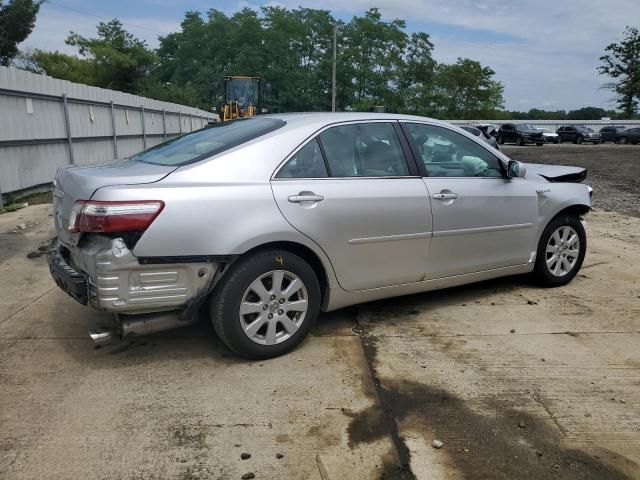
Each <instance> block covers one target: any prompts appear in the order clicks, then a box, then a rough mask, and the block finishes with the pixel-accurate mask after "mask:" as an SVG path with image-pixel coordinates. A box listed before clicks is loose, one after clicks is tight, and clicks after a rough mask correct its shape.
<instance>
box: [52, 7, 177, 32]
mask: <svg viewBox="0 0 640 480" xmlns="http://www.w3.org/2000/svg"><path fill="white" fill-rule="evenodd" d="M45 3H46V4H48V5H51V6H54V7H58V8H63V9H65V10H71V11H72V12H77V13H82V14H83V15H88V16H90V17H95V18H99V19H100V20H107V21H111V20H113V17H104V16H102V15H96V14H95V13H90V12H87V11H86V10H80V9H79V8H74V7H69V6H67V5H62V4H60V3H55V2H52V1H51V0H46V1H45ZM121 23H122V24H123V25H126V26H128V27H134V28H139V29H142V30H147V31H149V32H153V33H157V34H159V35H169V34H170V32H161V31H159V30H154V29H153V28H149V27H145V26H143V25H138V24H135V23H130V22H121Z"/></svg>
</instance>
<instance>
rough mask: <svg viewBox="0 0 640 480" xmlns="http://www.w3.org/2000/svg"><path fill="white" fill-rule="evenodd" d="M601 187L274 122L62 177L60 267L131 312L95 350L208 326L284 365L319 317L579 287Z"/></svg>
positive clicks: (88, 292)
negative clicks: (424, 299) (378, 304)
mask: <svg viewBox="0 0 640 480" xmlns="http://www.w3.org/2000/svg"><path fill="white" fill-rule="evenodd" d="M585 177H586V171H585V170H584V169H581V168H575V167H558V166H555V167H552V166H543V165H532V164H529V165H525V164H522V163H519V162H517V161H513V160H510V159H509V158H508V157H507V156H505V155H504V154H503V153H501V152H499V151H497V150H496V149H494V148H491V147H490V146H489V145H487V144H486V143H484V142H482V141H481V140H479V139H478V138H477V137H474V136H473V135H472V134H469V133H468V132H465V131H464V130H461V129H459V128H457V127H454V126H452V125H450V124H447V123H444V122H439V121H436V120H432V119H428V118H423V117H414V116H406V115H390V114H376V113H369V114H363V113H336V114H330V113H309V114H287V115H269V116H261V117H256V118H252V119H243V120H237V121H233V122H228V123H222V124H217V125H215V126H213V127H211V128H207V129H203V130H200V131H197V132H194V133H191V134H188V135H185V136H182V137H180V138H177V139H173V140H170V141H168V142H166V143H163V144H160V145H158V146H156V147H154V148H151V149H149V150H146V151H144V152H142V153H140V154H137V155H135V156H133V157H132V158H130V159H128V160H126V161H119V162H112V163H109V164H101V165H95V166H87V167H71V168H64V169H60V170H59V171H58V173H57V175H56V178H55V182H54V219H55V224H56V228H57V233H58V238H57V239H56V240H55V241H54V243H53V245H52V248H51V249H50V252H49V265H50V270H51V273H52V276H53V278H54V279H55V281H56V282H57V284H58V285H59V286H60V287H61V288H63V289H64V290H65V291H66V292H67V293H69V294H70V295H71V296H72V297H73V298H75V299H76V300H78V301H79V302H81V303H83V304H86V305H91V306H93V307H95V308H97V309H99V310H103V311H107V312H112V313H113V314H114V322H113V324H111V325H104V326H96V328H94V329H93V331H92V332H91V336H92V337H93V338H94V340H96V341H111V340H112V339H113V338H114V337H127V336H130V335H138V334H145V333H150V332H155V331H159V330H164V329H168V328H173V327H177V326H181V325H188V324H190V323H193V322H195V321H196V320H197V318H198V313H199V312H203V311H204V312H206V314H207V315H208V316H209V317H210V319H211V321H212V322H213V326H214V328H215V331H216V333H217V334H218V336H219V337H220V339H221V340H222V341H223V342H224V343H225V344H226V345H227V346H228V347H229V348H230V349H231V350H233V351H234V352H236V353H238V354H239V355H242V356H245V357H248V358H268V357H273V356H276V355H281V354H283V353H285V352H287V351H289V350H291V349H292V348H294V347H295V346H296V345H297V344H298V343H300V341H301V340H302V339H303V338H304V337H305V336H306V334H307V333H308V332H309V329H310V328H311V327H312V325H313V324H314V322H315V321H316V318H317V317H318V314H319V312H320V311H325V312H326V311H330V310H335V309H338V308H342V307H345V306H348V305H353V304H357V303H361V302H367V301H371V300H376V299H381V298H386V297H393V296H397V295H406V294H411V293H416V292H424V291H428V290H434V289H440V288H446V287H451V286H454V285H461V284H465V283H470V282H477V281H480V280H486V279H490V278H495V277H501V276H507V275H515V274H525V273H529V274H531V275H532V277H533V278H534V279H535V280H536V281H537V282H538V283H539V284H541V285H543V286H548V287H555V286H560V285H564V284H566V283H567V282H569V281H571V279H572V278H573V277H574V276H575V275H576V273H577V272H578V270H579V269H580V266H581V265H582V261H583V259H584V255H585V250H586V246H587V242H586V236H585V230H584V228H583V224H582V221H581V217H582V216H583V215H585V214H586V213H587V212H588V211H589V209H590V205H591V199H590V195H591V189H590V188H589V187H588V186H587V185H585V184H584V183H582V181H583V180H584V179H585Z"/></svg>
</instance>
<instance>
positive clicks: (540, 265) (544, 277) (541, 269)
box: [533, 214, 587, 287]
mask: <svg viewBox="0 0 640 480" xmlns="http://www.w3.org/2000/svg"><path fill="white" fill-rule="evenodd" d="M563 226H569V227H571V228H573V229H574V230H575V231H576V233H577V234H578V238H579V240H580V249H579V252H578V258H577V261H576V263H575V265H574V266H573V268H572V269H571V270H570V271H568V272H567V273H566V274H565V275H563V276H561V277H559V276H555V275H554V274H553V273H552V272H551V271H550V270H549V267H548V266H547V257H546V249H547V244H548V243H549V239H550V238H551V236H552V235H553V234H554V232H555V231H556V230H557V229H558V228H560V227H563ZM586 251H587V235H586V233H585V231H584V227H583V226H582V222H581V221H580V219H579V218H578V217H576V216H575V215H571V214H561V215H558V216H556V217H555V218H553V220H551V221H550V222H549V224H548V225H547V226H546V227H545V229H544V231H543V232H542V235H541V236H540V241H539V242H538V251H537V253H536V264H535V267H534V270H533V278H534V279H535V281H536V283H537V284H538V285H540V286H543V287H560V286H562V285H566V284H567V283H569V282H570V281H571V280H573V277H575V276H576V275H577V274H578V272H579V271H580V267H582V262H583V261H584V256H585V253H586Z"/></svg>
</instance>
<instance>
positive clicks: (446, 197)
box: [433, 193, 458, 200]
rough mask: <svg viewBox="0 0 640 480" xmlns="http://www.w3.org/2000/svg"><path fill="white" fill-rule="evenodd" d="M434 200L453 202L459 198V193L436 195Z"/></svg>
mask: <svg viewBox="0 0 640 480" xmlns="http://www.w3.org/2000/svg"><path fill="white" fill-rule="evenodd" d="M433 198H435V199H436V200H451V199H454V198H458V194H457V193H434V194H433Z"/></svg>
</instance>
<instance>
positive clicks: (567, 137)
mask: <svg viewBox="0 0 640 480" xmlns="http://www.w3.org/2000/svg"><path fill="white" fill-rule="evenodd" d="M556 133H557V134H558V136H559V137H560V142H573V143H577V144H581V143H583V142H591V143H592V144H593V145H597V144H599V143H600V142H602V137H601V136H600V134H599V133H598V132H594V131H593V130H591V129H590V128H589V127H585V126H584V125H567V126H564V127H560V128H559V129H558V130H556Z"/></svg>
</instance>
